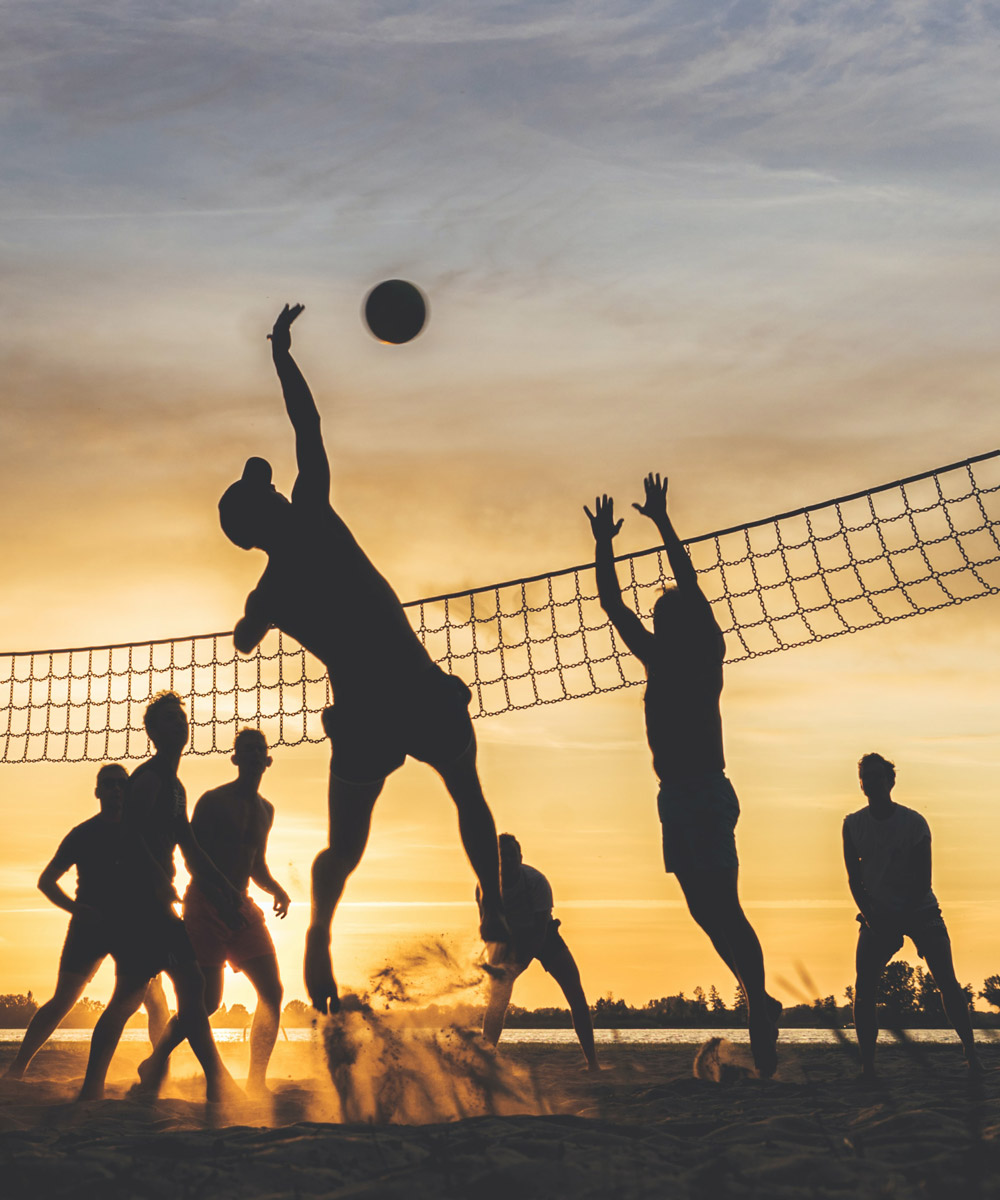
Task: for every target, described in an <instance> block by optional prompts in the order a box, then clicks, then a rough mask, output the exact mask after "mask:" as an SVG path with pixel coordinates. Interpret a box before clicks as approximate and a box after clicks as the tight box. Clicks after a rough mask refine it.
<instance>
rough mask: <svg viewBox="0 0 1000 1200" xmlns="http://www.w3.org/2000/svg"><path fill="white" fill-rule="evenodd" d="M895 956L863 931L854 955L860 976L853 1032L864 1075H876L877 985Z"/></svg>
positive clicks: (855, 996) (855, 988)
mask: <svg viewBox="0 0 1000 1200" xmlns="http://www.w3.org/2000/svg"><path fill="white" fill-rule="evenodd" d="M891 958H892V954H889V955H888V956H886V955H885V954H883V953H881V952H880V951H879V950H878V949H877V948H876V946H875V945H874V943H873V942H872V941H871V940H870V939H869V938H868V937H867V936H866V934H865V931H864V930H862V931H861V933H860V936H859V937H858V949H857V954H856V955H855V967H856V972H857V976H856V978H855V980H854V1032H855V1034H856V1035H857V1038H858V1051H859V1052H860V1054H861V1074H862V1075H863V1076H864V1077H865V1078H867V1079H872V1078H874V1076H875V1044H876V1043H877V1041H878V1012H877V1009H876V998H877V995H878V983H879V980H880V979H881V978H882V972H883V971H884V970H885V967H886V963H888V962H889V960H890V959H891Z"/></svg>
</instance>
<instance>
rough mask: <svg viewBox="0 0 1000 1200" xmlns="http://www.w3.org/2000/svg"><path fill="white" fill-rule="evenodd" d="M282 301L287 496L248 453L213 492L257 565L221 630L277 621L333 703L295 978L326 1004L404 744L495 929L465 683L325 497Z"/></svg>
mask: <svg viewBox="0 0 1000 1200" xmlns="http://www.w3.org/2000/svg"><path fill="white" fill-rule="evenodd" d="M301 312H302V305H300V304H297V305H295V307H294V308H289V307H288V305H285V308H284V309H283V311H282V312H281V313H280V314H279V316H278V319H277V321H276V322H275V324H274V329H273V330H272V332H271V335H270V336H271V350H272V355H273V358H274V365H275V368H276V370H277V372H278V378H279V380H280V381H281V387H282V391H283V393H284V399H285V409H286V411H287V413H288V417H289V420H290V421H291V423H292V428H293V430H294V431H295V457H296V462H297V465H298V476H297V478H296V480H295V486H294V487H293V488H292V497H291V500H288V499H286V497H285V496H283V495H282V494H281V493H280V492H278V491H276V490H275V487H274V485H273V484H272V483H271V465H270V463H268V462H266V461H265V460H264V459H262V458H251V459H248V460H247V463H246V466H245V467H244V468H243V476H242V478H241V479H240V480H239V481H238V482H237V483H234V484H233V485H232V486H231V487H230V488H228V489H227V491H226V492H225V494H224V495H223V497H222V499H221V500H220V501H219V518H220V521H221V524H222V528H223V531H224V532H225V534H226V536H227V537H228V538H229V539H230V540H231V541H232V542H234V543H235V544H236V545H237V546H240V547H242V548H243V549H244V550H250V549H254V548H257V549H260V550H263V551H265V553H266V554H267V556H268V565H267V567H266V569H265V570H264V574H263V575H262V576H261V578H260V582H259V583H258V584H257V586H256V588H254V590H253V591H252V592H251V593H250V595H249V596H248V597H247V602H246V611H245V614H244V616H243V618H242V619H241V620H240V621H239V622H238V623H237V625H236V629H235V631H234V634H233V640H234V642H235V644H236V648H237V649H238V650H239V651H240V652H241V653H244V654H249V653H250V652H251V651H252V650H253V649H254V647H255V646H257V644H258V643H259V642H260V640H261V639H262V638H263V636H264V635H265V633H267V631H268V630H269V629H270V628H272V626H276V627H277V628H278V629H280V630H282V631H283V632H284V633H287V634H289V635H290V636H291V637H293V638H295V639H296V640H297V641H298V642H300V643H301V644H302V645H303V646H304V647H305V648H306V649H307V650H308V651H309V652H310V653H311V654H314V655H315V656H316V657H317V658H318V659H319V660H320V662H322V663H323V664H324V666H325V667H326V669H327V671H328V673H329V676H330V684H331V686H332V688H333V695H334V700H335V703H334V704H333V705H332V707H330V708H328V709H326V711H325V712H324V714H323V727H324V729H325V730H326V733H327V736H328V737H329V738H330V742H331V746H332V756H331V761H330V789H329V820H330V826H329V847H328V848H327V849H326V850H323V851H321V852H320V854H319V855H318V856H317V858H316V860H315V862H314V863H313V868H312V916H311V920H310V926H309V932H308V934H307V936H306V953H305V982H306V990H307V991H308V992H309V998H310V1000H311V1001H312V1004H313V1007H314V1008H316V1009H317V1010H318V1011H319V1012H326V1011H327V1004H328V1003H329V1005H330V1008H331V1010H332V1011H335V1010H336V1009H337V1008H338V1007H339V1001H338V998H337V985H336V983H335V982H334V978H333V968H332V965H331V961H330V926H331V924H332V921H333V914H334V911H335V910H336V907H337V904H338V902H339V900H340V897H341V895H342V893H343V890H344V886H345V884H346V882H347V879H348V876H349V875H350V874H351V872H352V871H353V870H354V868H355V867H356V866H357V865H358V863H359V862H360V861H361V856H362V854H363V853H364V850H365V846H366V844H367V842H368V834H369V830H370V827H371V815H372V808H373V807H374V804H375V801H376V799H377V798H378V795H379V793H380V792H381V790H382V787H383V784H384V783H385V780H386V777H387V776H388V775H390V774H391V773H392V772H393V771H395V770H396V769H397V768H398V767H400V766H402V764H403V762H404V761H405V759H406V756H407V755H411V756H412V757H413V758H416V759H419V760H420V761H422V762H426V763H429V764H430V765H431V766H432V767H433V768H434V769H435V770H436V771H437V772H438V774H439V775H440V776H441V778H442V779H443V780H444V784H445V787H447V789H448V791H449V793H450V794H451V797H452V799H453V800H454V802H455V806H456V808H457V809H458V825H459V832H460V834H461V837H462V844H463V845H464V847H465V851H466V853H467V854H468V856H469V861H470V862H471V864H472V868H473V870H474V871H475V873H476V876H477V878H478V880H479V885H480V888H481V889H482V894H483V917H482V922H481V924H480V933H481V935H482V937H483V939H484V940H485V941H488V942H499V941H504V940H506V938H507V936H508V930H507V927H506V923H505V922H504V919H503V910H502V906H501V902H500V880H499V864H498V859H497V839H496V826H495V825H494V824H493V816H492V814H491V813H490V810H489V807H488V806H487V804H486V800H485V798H484V797H483V791H482V787H481V785H480V782H479V776H478V774H477V771H476V739H475V735H474V733H473V730H472V722H471V721H470V719H469V713H468V705H469V700H470V698H471V696H470V692H469V689H468V688H467V687H466V686H465V684H464V683H463V682H462V681H461V680H460V679H457V678H455V677H454V676H452V675H446V674H445V672H444V671H442V670H441V669H440V667H438V666H436V665H435V664H434V663H433V662H432V660H431V658H430V656H429V655H428V653H427V651H426V650H425V649H424V647H423V644H422V643H421V641H420V639H419V638H418V637H417V635H416V634H415V633H414V631H413V628H412V626H411V625H410V623H409V621H408V620H407V619H406V613H405V612H404V610H403V606H402V604H400V602H399V598H398V597H397V596H396V593H395V592H394V591H393V590H392V588H391V587H390V586H389V584H388V583H387V582H386V580H385V579H384V578H383V577H382V576H381V575H380V574H379V573H378V571H376V570H375V568H374V566H373V565H372V563H371V561H370V560H369V559H368V557H367V555H366V554H365V552H364V551H363V550H362V549H361V547H360V546H359V545H358V543H357V542H356V541H355V540H354V537H353V535H352V534H351V531H350V530H349V529H348V528H347V526H346V525H345V524H344V522H343V521H342V520H341V518H340V517H339V516H338V515H337V513H336V512H334V510H333V508H332V507H331V505H330V464H329V461H328V460H327V455H326V449H325V448H324V445H323V436H322V432H321V430H320V419H319V413H318V411H317V409H316V404H315V402H314V400H313V397H312V394H311V393H310V391H309V388H308V386H307V384H306V381H305V379H304V378H303V377H302V373H301V372H300V371H299V368H298V367H297V366H296V364H295V361H294V359H293V358H292V355H291V324H292V322H293V321H294V320H295V318H296V317H297V316H298V315H299V313H301Z"/></svg>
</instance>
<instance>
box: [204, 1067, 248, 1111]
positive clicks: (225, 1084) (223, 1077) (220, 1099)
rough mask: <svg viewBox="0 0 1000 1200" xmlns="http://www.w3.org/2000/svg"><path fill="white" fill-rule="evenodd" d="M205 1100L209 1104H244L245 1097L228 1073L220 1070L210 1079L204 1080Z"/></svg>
mask: <svg viewBox="0 0 1000 1200" xmlns="http://www.w3.org/2000/svg"><path fill="white" fill-rule="evenodd" d="M205 1099H206V1100H207V1101H208V1103H209V1104H235V1105H242V1104H246V1099H247V1098H246V1095H245V1093H244V1091H243V1089H242V1088H241V1087H239V1086H238V1085H237V1083H236V1080H235V1079H234V1078H233V1077H232V1075H230V1074H229V1072H228V1071H227V1070H226V1069H225V1067H223V1068H222V1070H221V1071H220V1072H219V1073H218V1074H217V1075H215V1077H214V1078H212V1079H206V1080H205Z"/></svg>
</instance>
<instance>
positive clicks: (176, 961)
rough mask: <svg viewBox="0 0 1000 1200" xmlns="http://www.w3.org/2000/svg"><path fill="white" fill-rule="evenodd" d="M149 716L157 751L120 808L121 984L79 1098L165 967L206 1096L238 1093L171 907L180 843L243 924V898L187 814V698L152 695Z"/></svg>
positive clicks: (97, 1030) (116, 942)
mask: <svg viewBox="0 0 1000 1200" xmlns="http://www.w3.org/2000/svg"><path fill="white" fill-rule="evenodd" d="M143 723H144V725H145V727H146V732H147V733H148V734H149V738H150V741H151V742H152V743H153V749H154V751H155V753H154V755H153V757H152V758H150V759H147V761H146V762H144V763H142V764H140V766H138V767H137V768H136V769H135V771H134V772H133V773H132V776H131V778H130V779H129V783H128V789H127V792H126V795H125V804H124V809H123V814H122V822H121V830H122V841H121V851H120V855H119V863H118V867H117V869H116V871H115V872H114V875H113V877H112V878H113V909H112V913H111V918H110V927H111V941H110V947H111V955H112V957H113V958H114V960H115V968H116V974H115V990H114V994H113V995H112V997H111V1000H110V1001H109V1002H108V1006H107V1008H105V1010H104V1012H103V1013H101V1015H100V1017H99V1018H98V1021H97V1024H96V1025H95V1026H94V1034H93V1037H92V1039H91V1043H90V1057H89V1059H88V1061H87V1073H86V1075H85V1077H84V1081H83V1088H82V1090H81V1092H80V1099H81V1100H100V1099H101V1098H102V1097H103V1095H104V1081H105V1078H106V1076H107V1072H108V1067H109V1066H110V1064H111V1058H112V1056H113V1054H114V1052H115V1048H116V1047H117V1045H118V1042H119V1040H120V1038H121V1034H122V1030H123V1029H124V1027H125V1022H126V1021H127V1020H128V1019H129V1017H131V1015H132V1014H133V1013H134V1012H135V1010H136V1009H137V1008H138V1007H139V1005H140V1004H141V1003H142V997H143V995H144V993H145V991H146V987H147V985H148V983H149V981H150V979H152V978H153V976H154V975H157V974H158V973H159V972H160V971H165V972H166V973H167V975H169V976H170V980H171V982H172V983H173V985H174V991H175V993H176V996H177V1021H178V1023H179V1027H180V1029H181V1030H182V1037H185V1038H187V1040H188V1041H189V1042H190V1044H191V1049H192V1050H193V1051H194V1053H195V1056H196V1057H197V1059H198V1061H199V1062H200V1063H201V1065H202V1068H203V1069H204V1071H205V1080H206V1084H207V1097H208V1100H209V1101H221V1100H224V1099H226V1098H227V1096H228V1097H236V1096H239V1095H241V1093H240V1092H239V1089H238V1088H237V1087H236V1085H235V1083H233V1080H232V1077H231V1076H230V1074H229V1072H228V1071H227V1070H226V1068H225V1067H224V1066H223V1064H222V1060H221V1059H220V1058H219V1052H218V1050H217V1049H216V1046H215V1042H214V1041H213V1040H212V1031H211V1029H210V1027H209V1024H208V1014H207V1013H206V1012H205V1001H204V993H205V981H204V979H203V978H202V974H201V971H200V970H199V969H198V964H197V963H196V962H195V957H194V951H193V950H192V948H191V942H190V940H189V938H188V936H187V934H186V933H185V931H184V923H183V922H182V921H181V919H180V917H178V916H177V915H176V914H175V913H174V910H173V907H172V905H173V904H174V903H175V902H176V901H177V893H176V892H175V891H174V849H175V847H176V846H180V847H181V850H182V851H183V854H184V859H185V862H186V864H187V867H188V870H189V871H190V872H191V874H192V876H194V877H195V878H197V879H198V880H199V882H201V884H202V886H203V887H204V888H205V889H206V890H207V891H208V892H209V894H210V895H211V896H212V900H213V902H214V903H215V905H216V906H217V908H218V909H219V911H220V912H221V913H222V914H223V916H224V917H225V919H227V920H229V921H230V922H232V923H234V924H236V925H238V924H240V923H241V920H242V919H241V918H240V917H239V916H238V909H239V901H240V897H239V895H238V894H237V893H236V891H235V889H234V888H233V887H232V885H231V884H230V883H229V881H228V880H227V879H226V878H225V877H224V876H223V875H222V874H221V873H220V872H219V871H218V870H217V868H216V867H215V866H214V865H213V863H212V862H211V860H210V859H209V858H208V856H207V855H206V854H205V852H204V851H203V850H202V849H201V847H200V846H199V845H198V842H197V840H196V839H195V837H194V834H193V833H192V832H191V826H190V824H189V823H188V819H187V798H186V795H185V792H184V787H183V785H182V784H181V781H180V780H179V779H178V778H177V769H178V766H179V764H180V759H181V755H182V754H183V752H184V747H185V746H186V745H187V740H188V733H189V730H188V719H187V713H185V711H184V707H183V704H182V703H181V700H180V697H179V696H177V695H175V694H174V693H173V692H164V693H162V694H161V695H159V696H156V697H154V699H153V700H152V701H151V703H150V704H149V706H148V707H147V709H146V712H145V715H144V718H143Z"/></svg>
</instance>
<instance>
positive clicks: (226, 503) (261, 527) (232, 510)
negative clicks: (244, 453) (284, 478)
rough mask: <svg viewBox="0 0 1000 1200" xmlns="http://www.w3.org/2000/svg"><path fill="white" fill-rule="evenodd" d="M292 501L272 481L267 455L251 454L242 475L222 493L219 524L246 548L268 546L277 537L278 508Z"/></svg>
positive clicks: (234, 541)
mask: <svg viewBox="0 0 1000 1200" xmlns="http://www.w3.org/2000/svg"><path fill="white" fill-rule="evenodd" d="M287 503H288V501H287V500H286V499H285V497H284V496H282V495H281V493H280V492H279V491H278V490H277V489H276V488H275V486H274V484H273V483H272V482H271V464H270V463H269V462H268V461H267V459H266V458H248V459H247V461H246V466H244V468H243V474H242V476H241V477H240V478H239V479H238V480H237V481H236V482H235V483H233V484H230V486H229V487H228V488H226V490H225V491H224V492H223V493H222V499H221V500H220V501H219V524H220V525H221V526H222V532H223V533H224V534H225V535H226V537H227V538H229V540H230V541H231V542H232V543H233V544H234V545H237V546H239V547H240V549H242V550H252V549H254V547H260V548H264V547H265V546H266V545H267V543H269V542H270V541H271V539H272V537H273V534H274V530H275V524H276V522H277V520H278V510H279V509H280V508H282V507H283V506H284V505H286V504H287Z"/></svg>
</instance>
